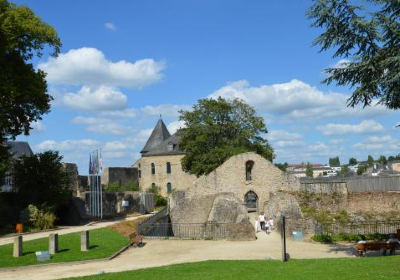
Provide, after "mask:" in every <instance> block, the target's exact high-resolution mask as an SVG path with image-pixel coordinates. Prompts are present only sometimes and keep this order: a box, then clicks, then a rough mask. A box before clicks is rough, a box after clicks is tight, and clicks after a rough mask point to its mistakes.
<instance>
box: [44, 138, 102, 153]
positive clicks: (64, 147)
mask: <svg viewBox="0 0 400 280" xmlns="http://www.w3.org/2000/svg"><path fill="white" fill-rule="evenodd" d="M99 145H100V142H99V141H97V140H93V139H81V140H65V141H60V142H57V141H54V140H46V141H43V142H41V143H40V144H38V145H36V148H37V149H38V150H40V151H45V150H57V151H71V150H73V151H77V150H79V151H82V150H88V151H91V150H92V149H94V148H96V147H98V146H99Z"/></svg>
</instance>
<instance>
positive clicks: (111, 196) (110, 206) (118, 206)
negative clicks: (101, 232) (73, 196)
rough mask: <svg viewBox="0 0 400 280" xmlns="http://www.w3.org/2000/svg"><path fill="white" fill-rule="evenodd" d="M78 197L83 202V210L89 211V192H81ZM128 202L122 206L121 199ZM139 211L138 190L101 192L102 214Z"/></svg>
mask: <svg viewBox="0 0 400 280" xmlns="http://www.w3.org/2000/svg"><path fill="white" fill-rule="evenodd" d="M80 198H81V199H82V200H83V202H84V203H85V210H86V212H87V213H89V207H90V198H89V192H82V193H81V194H80ZM123 200H127V201H128V202H129V206H128V207H122V201H123ZM125 212H126V213H130V212H140V192H103V215H115V214H119V213H125Z"/></svg>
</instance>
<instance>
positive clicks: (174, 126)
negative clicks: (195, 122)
mask: <svg viewBox="0 0 400 280" xmlns="http://www.w3.org/2000/svg"><path fill="white" fill-rule="evenodd" d="M183 127H185V122H183V121H175V122H171V123H169V124H168V125H167V129H168V131H169V133H171V134H174V133H175V132H177V131H178V129H180V128H183Z"/></svg>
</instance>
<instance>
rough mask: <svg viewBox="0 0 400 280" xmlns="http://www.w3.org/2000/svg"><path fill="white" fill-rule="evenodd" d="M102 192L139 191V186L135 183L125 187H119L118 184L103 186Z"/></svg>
mask: <svg viewBox="0 0 400 280" xmlns="http://www.w3.org/2000/svg"><path fill="white" fill-rule="evenodd" d="M103 187H104V190H106V191H108V192H125V191H133V192H137V191H140V187H139V184H138V183H137V182H131V183H129V184H127V185H123V186H120V184H119V183H118V182H114V183H110V184H107V185H103Z"/></svg>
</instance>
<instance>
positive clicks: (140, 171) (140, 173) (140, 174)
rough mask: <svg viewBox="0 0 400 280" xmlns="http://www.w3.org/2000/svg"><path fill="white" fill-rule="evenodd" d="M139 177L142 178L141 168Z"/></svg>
mask: <svg viewBox="0 0 400 280" xmlns="http://www.w3.org/2000/svg"><path fill="white" fill-rule="evenodd" d="M138 175H139V178H142V170H139V174H138Z"/></svg>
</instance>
